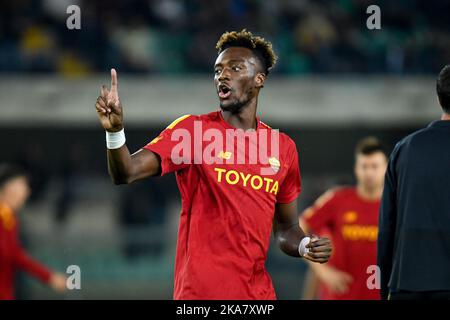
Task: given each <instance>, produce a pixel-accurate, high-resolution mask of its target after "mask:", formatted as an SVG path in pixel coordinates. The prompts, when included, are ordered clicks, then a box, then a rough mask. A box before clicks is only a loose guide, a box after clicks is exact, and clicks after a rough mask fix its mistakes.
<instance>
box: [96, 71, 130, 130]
mask: <svg viewBox="0 0 450 320" xmlns="http://www.w3.org/2000/svg"><path fill="white" fill-rule="evenodd" d="M95 109H96V110H97V115H98V118H99V119H100V123H101V124H102V126H103V128H104V129H105V130H106V131H109V132H117V131H120V130H122V128H123V113H122V104H121V103H120V100H119V92H118V90H117V72H116V70H115V69H111V90H108V89H107V88H106V86H104V85H103V86H102V88H101V90H100V96H99V97H98V98H97V102H96V103H95Z"/></svg>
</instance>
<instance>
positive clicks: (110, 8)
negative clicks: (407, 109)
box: [0, 0, 450, 76]
mask: <svg viewBox="0 0 450 320" xmlns="http://www.w3.org/2000/svg"><path fill="white" fill-rule="evenodd" d="M72 4H76V5H78V6H79V7H80V9H81V29H80V30H68V29H67V27H66V19H67V18H68V17H69V14H68V13H66V9H67V7H68V6H69V5H72ZM371 4H377V5H379V6H380V8H381V27H382V29H381V30H368V29H367V28H366V19H367V18H368V16H369V14H367V13H366V8H367V7H368V6H369V5H371ZM0 7H1V10H0V72H2V73H7V72H26V73H30V72H36V73H58V74H62V75H65V76H85V75H89V74H90V73H94V72H98V71H104V70H106V69H108V68H109V67H110V66H115V67H117V68H118V69H119V70H120V71H121V72H128V73H163V74H173V73H180V74H183V73H190V72H195V73H197V72H201V73H202V72H203V73H207V72H211V70H212V64H213V62H214V59H215V56H216V50H215V48H214V46H215V42H216V41H217V39H218V37H219V36H220V34H222V32H224V31H226V30H237V29H241V28H247V29H249V30H251V31H253V32H254V33H256V34H260V35H262V36H264V37H266V38H268V39H270V40H271V41H272V42H273V43H274V46H275V49H276V51H277V53H278V55H279V57H280V61H279V65H278V66H277V69H276V72H278V73H282V74H310V73H313V74H315V73H319V74H320V73H325V74H328V73H387V74H429V73H435V72H436V70H438V69H440V67H441V66H442V65H443V64H445V63H446V62H448V61H447V60H446V59H447V58H448V56H450V32H449V31H450V23H449V22H448V13H449V12H450V1H442V0H427V1H424V0H397V1H387V0H386V1H375V2H373V1H368V0H339V1H335V0H333V1H331V0H314V1H313V0H277V1H275V0H273V1H267V0H220V1H208V0H98V1H87V0H15V1H8V2H6V1H3V2H2V4H1V5H0Z"/></svg>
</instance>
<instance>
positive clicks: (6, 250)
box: [0, 164, 66, 300]
mask: <svg viewBox="0 0 450 320" xmlns="http://www.w3.org/2000/svg"><path fill="white" fill-rule="evenodd" d="M29 194H30V190H29V186H28V180H27V177H26V173H25V172H24V171H22V169H20V168H18V167H15V166H13V165H9V164H2V165H0V300H10V299H14V275H15V273H16V271H25V272H27V273H29V274H30V275H32V276H33V277H35V278H37V279H39V280H40V281H42V282H44V283H46V284H48V285H49V286H50V287H52V288H53V289H54V290H56V291H59V292H63V291H64V290H65V289H66V278H65V276H64V275H62V274H59V273H56V272H53V271H50V270H48V269H47V268H46V267H45V266H43V265H42V264H40V263H39V262H37V261H35V260H34V259H33V258H31V257H30V256H29V255H28V254H27V252H26V251H25V250H24V249H23V248H22V246H21V245H20V243H19V239H18V238H19V236H18V221H17V218H16V212H18V211H19V210H20V209H21V208H22V207H23V205H24V204H25V202H26V200H27V198H28V196H29Z"/></svg>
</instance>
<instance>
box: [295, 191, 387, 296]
mask: <svg viewBox="0 0 450 320" xmlns="http://www.w3.org/2000/svg"><path fill="white" fill-rule="evenodd" d="M379 209H380V200H377V201H368V200H365V199H363V198H361V197H360V196H359V195H358V193H357V190H356V188H354V187H345V188H339V189H335V190H331V191H328V192H326V193H325V194H324V195H322V196H321V197H320V198H319V199H318V200H317V201H316V202H315V204H314V205H313V206H312V207H310V208H308V209H306V210H305V211H304V213H303V218H304V219H305V221H306V223H307V224H308V225H309V227H310V228H311V229H312V230H313V231H315V232H318V233H319V234H322V233H321V231H323V230H326V233H328V234H329V235H330V236H331V238H332V240H333V247H334V250H333V254H332V256H331V258H330V260H329V261H328V264H329V265H331V266H333V267H335V268H337V269H339V270H341V271H344V272H347V273H348V274H350V275H351V276H352V277H353V282H352V283H351V284H350V285H349V290H348V292H347V293H345V294H334V293H331V292H329V290H327V288H326V287H325V286H323V285H321V286H320V292H321V299H327V300H377V299H380V290H378V289H369V288H368V286H367V280H368V278H369V277H370V276H371V275H372V274H373V271H368V270H367V268H368V267H369V266H371V265H372V266H375V265H376V264H377V235H378V212H379Z"/></svg>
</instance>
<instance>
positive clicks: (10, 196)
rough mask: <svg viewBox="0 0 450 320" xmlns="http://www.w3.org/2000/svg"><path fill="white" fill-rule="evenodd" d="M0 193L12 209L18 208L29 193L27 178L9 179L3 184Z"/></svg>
mask: <svg viewBox="0 0 450 320" xmlns="http://www.w3.org/2000/svg"><path fill="white" fill-rule="evenodd" d="M1 194H2V197H3V198H4V199H7V201H8V204H9V205H10V206H11V207H12V209H13V210H14V211H16V210H20V209H21V208H22V207H23V205H24V204H25V202H26V201H27V199H28V197H29V195H30V187H29V186H28V180H27V178H26V177H16V178H13V179H11V180H9V181H8V182H6V183H5V185H4V186H3V188H2V190H1Z"/></svg>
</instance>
